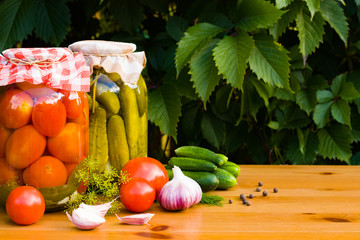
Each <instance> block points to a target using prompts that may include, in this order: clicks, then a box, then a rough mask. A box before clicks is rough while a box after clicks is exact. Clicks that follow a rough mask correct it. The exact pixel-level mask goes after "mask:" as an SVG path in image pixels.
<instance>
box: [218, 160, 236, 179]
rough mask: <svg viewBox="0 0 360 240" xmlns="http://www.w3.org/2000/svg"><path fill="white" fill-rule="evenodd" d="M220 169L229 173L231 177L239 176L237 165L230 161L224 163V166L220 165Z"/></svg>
mask: <svg viewBox="0 0 360 240" xmlns="http://www.w3.org/2000/svg"><path fill="white" fill-rule="evenodd" d="M220 168H221V169H224V170H226V171H228V172H230V173H231V174H232V175H234V177H237V176H239V174H240V167H239V165H237V164H236V163H233V162H230V161H228V162H226V163H224V165H222V166H221V167H220Z"/></svg>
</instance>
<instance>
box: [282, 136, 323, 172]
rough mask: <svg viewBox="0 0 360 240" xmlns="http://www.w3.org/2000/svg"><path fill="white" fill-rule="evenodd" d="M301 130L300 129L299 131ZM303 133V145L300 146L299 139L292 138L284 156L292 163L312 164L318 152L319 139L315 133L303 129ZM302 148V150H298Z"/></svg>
mask: <svg viewBox="0 0 360 240" xmlns="http://www.w3.org/2000/svg"><path fill="white" fill-rule="evenodd" d="M301 132H302V131H301ZM302 135H303V139H304V140H303V141H304V142H303V147H302V148H301V144H300V141H299V140H298V139H296V138H293V139H292V140H291V141H290V143H289V145H288V149H287V151H286V157H287V158H288V159H289V161H290V162H291V163H292V164H297V165H300V164H307V165H311V164H314V162H315V160H316V156H317V153H318V146H319V139H318V137H317V135H316V133H313V132H310V131H309V130H305V131H304V132H302ZM300 149H303V151H300Z"/></svg>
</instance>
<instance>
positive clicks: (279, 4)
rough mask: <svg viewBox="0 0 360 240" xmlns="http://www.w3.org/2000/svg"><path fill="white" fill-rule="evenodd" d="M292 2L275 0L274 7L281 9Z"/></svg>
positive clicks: (290, 0) (289, 0)
mask: <svg viewBox="0 0 360 240" xmlns="http://www.w3.org/2000/svg"><path fill="white" fill-rule="evenodd" d="M292 1H293V0H275V5H276V7H277V8H279V9H281V8H284V7H287V6H289V5H290V3H291V2H292Z"/></svg>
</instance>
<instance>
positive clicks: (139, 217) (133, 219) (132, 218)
mask: <svg viewBox="0 0 360 240" xmlns="http://www.w3.org/2000/svg"><path fill="white" fill-rule="evenodd" d="M154 215H155V214H153V213H141V214H133V215H129V216H124V217H119V216H118V215H116V217H117V218H118V219H119V221H120V222H121V223H125V224H132V225H142V224H147V223H148V221H149V220H150V219H151V218H152V217H153V216H154Z"/></svg>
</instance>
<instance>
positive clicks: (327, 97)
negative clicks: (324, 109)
mask: <svg viewBox="0 0 360 240" xmlns="http://www.w3.org/2000/svg"><path fill="white" fill-rule="evenodd" d="M316 98H317V100H318V101H319V103H327V102H329V101H332V100H333V99H334V98H335V95H334V94H333V93H332V92H331V91H329V90H318V91H316Z"/></svg>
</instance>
